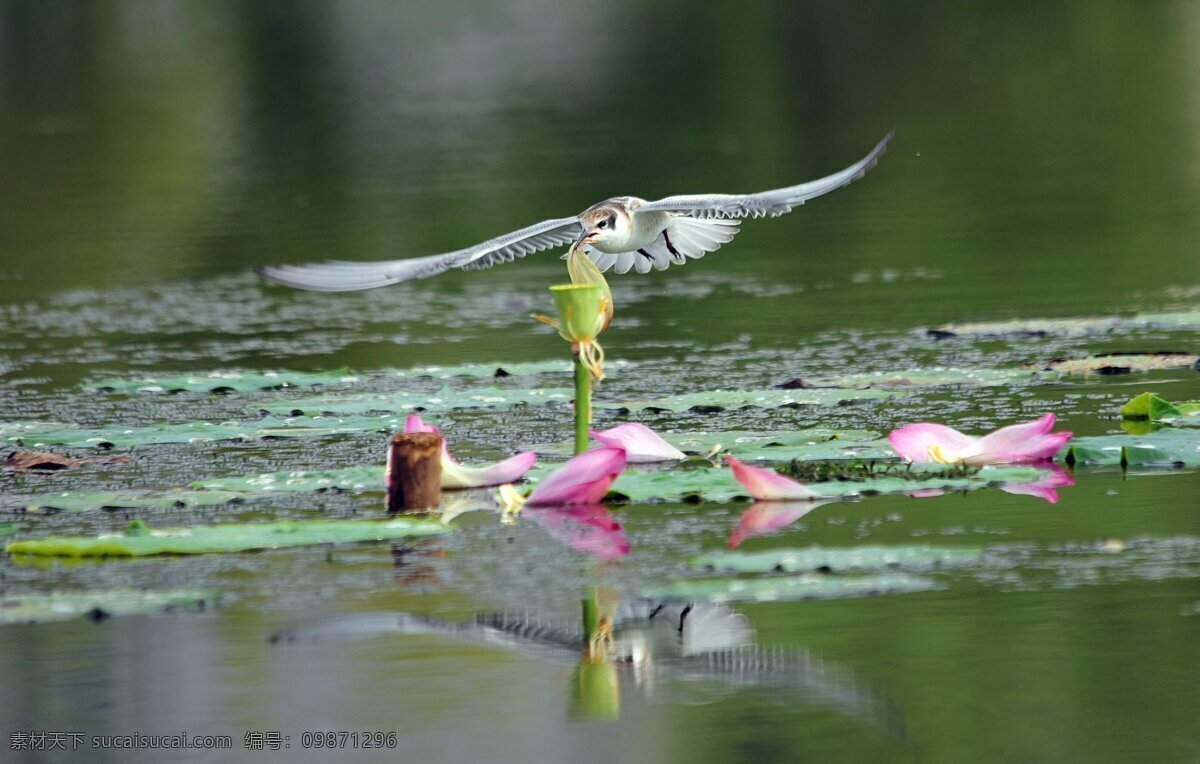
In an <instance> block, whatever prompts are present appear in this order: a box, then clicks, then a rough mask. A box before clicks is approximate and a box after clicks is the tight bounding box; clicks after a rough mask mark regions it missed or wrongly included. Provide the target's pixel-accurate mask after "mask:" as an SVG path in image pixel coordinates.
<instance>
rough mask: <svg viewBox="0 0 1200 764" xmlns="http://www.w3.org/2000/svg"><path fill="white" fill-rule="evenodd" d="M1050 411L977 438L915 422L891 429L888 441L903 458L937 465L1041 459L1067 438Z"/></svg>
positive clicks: (1048, 456)
mask: <svg viewBox="0 0 1200 764" xmlns="http://www.w3.org/2000/svg"><path fill="white" fill-rule="evenodd" d="M1054 421H1055V417H1054V414H1046V415H1044V416H1042V417H1041V418H1039V419H1035V420H1034V421H1032V422H1022V423H1021V424H1014V425H1009V426H1007V427H1001V428H1000V429H999V430H996V431H995V432H992V433H989V434H988V435H985V436H983V437H981V438H977V437H973V436H971V435H965V434H963V433H961V432H959V431H958V430H955V429H954V428H952V427H946V426H945V425H940V424H934V423H932V422H919V423H917V424H910V425H907V426H905V427H901V428H900V429H898V430H893V431H892V432H891V434H889V435H888V442H889V443H891V444H892V448H893V449H895V451H896V453H897V454H899V455H900V456H901V457H902V458H903V459H905V460H907V461H910V462H936V463H939V464H953V463H956V462H962V463H964V464H1013V463H1019V462H1033V461H1045V460H1047V459H1050V458H1051V457H1053V456H1054V454H1056V453H1058V451H1059V449H1061V448H1062V447H1063V445H1064V444H1065V443H1066V442H1067V441H1068V440H1070V439H1071V435H1072V433H1071V432H1068V431H1066V430H1063V431H1060V432H1051V430H1052V429H1054Z"/></svg>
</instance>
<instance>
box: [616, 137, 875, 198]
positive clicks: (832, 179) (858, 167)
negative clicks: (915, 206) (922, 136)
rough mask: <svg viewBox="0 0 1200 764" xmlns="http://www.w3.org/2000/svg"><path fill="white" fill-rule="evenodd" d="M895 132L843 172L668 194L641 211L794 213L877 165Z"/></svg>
mask: <svg viewBox="0 0 1200 764" xmlns="http://www.w3.org/2000/svg"><path fill="white" fill-rule="evenodd" d="M892 135H894V132H892V133H888V134H887V135H886V136H884V138H883V140H882V141H880V142H879V143H878V145H876V146H875V148H874V149H872V150H871V153H870V154H867V155H866V156H865V157H863V158H862V159H861V160H859V161H858V162H855V163H854V164H852V165H850V166H849V167H847V168H846V169H844V170H842V171H841V172H835V173H834V174H833V175H829V176H826V177H824V178H820V179H818V180H813V181H809V182H808V183H801V184H800V185H798V186H788V187H787V188H778V189H775V190H774V191H763V192H761V193H757V194H695V195H691V196H668V197H667V198H666V199H659V200H658V201H656V202H647V203H646V204H644V205H642V206H641V208H639V212H675V213H679V214H682V215H690V216H692V217H696V218H761V217H766V216H770V217H777V216H779V215H782V214H784V213H786V212H791V211H792V208H793V207H796V206H798V205H801V204H804V203H805V202H806V201H808V200H809V199H815V198H816V197H818V196H824V195H825V194H828V193H829V192H830V191H836V190H837V189H839V188H841V187H842V186H844V185H846V184H847V183H851V182H853V181H855V180H858V179H859V178H861V177H862V176H863V175H865V174H866V172H867V170H869V169H871V168H872V167H874V166H875V163H876V162H878V161H879V157H880V156H882V155H883V152H884V151H886V150H887V144H888V141H890V140H891V139H892Z"/></svg>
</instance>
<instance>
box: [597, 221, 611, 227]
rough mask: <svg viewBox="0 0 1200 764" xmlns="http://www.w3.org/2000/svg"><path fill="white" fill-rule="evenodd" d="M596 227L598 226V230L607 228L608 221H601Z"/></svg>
mask: <svg viewBox="0 0 1200 764" xmlns="http://www.w3.org/2000/svg"><path fill="white" fill-rule="evenodd" d="M596 225H598V226H599V227H600V228H608V221H607V220H601V221H600V222H599V223H597V224H596Z"/></svg>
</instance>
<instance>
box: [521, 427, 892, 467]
mask: <svg viewBox="0 0 1200 764" xmlns="http://www.w3.org/2000/svg"><path fill="white" fill-rule="evenodd" d="M658 434H659V435H661V436H662V438H663V440H665V441H667V442H668V443H670V444H671V445H673V446H675V447H676V448H678V449H679V450H681V451H684V452H687V453H693V454H710V453H712V451H713V448H714V447H717V446H719V447H720V451H719V453H722V454H731V455H733V456H736V457H737V458H739V459H741V460H743V461H755V460H758V461H791V460H793V459H802V460H830V459H884V458H894V457H895V456H896V452H895V451H894V450H893V449H892V447H891V445H890V444H889V443H888V442H887V441H886V440H883V439H882V438H881V435H880V433H878V432H875V431H874V430H830V429H825V428H813V429H808V430H779V431H770V430H768V431H765V432H762V431H760V432H751V431H749V430H714V431H701V432H659V433H658ZM574 449H575V441H573V440H560V441H558V442H557V443H544V444H540V445H537V446H532V447H531V448H530V450H531V451H536V452H537V453H539V454H542V455H554V456H571V455H573V454H574V453H575V451H574Z"/></svg>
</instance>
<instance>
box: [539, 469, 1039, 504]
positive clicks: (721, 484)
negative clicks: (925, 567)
mask: <svg viewBox="0 0 1200 764" xmlns="http://www.w3.org/2000/svg"><path fill="white" fill-rule="evenodd" d="M922 466H925V465H922ZM929 467H930V470H929V472H931V473H934V472H936V470H937V469H938V468H940V467H942V465H929ZM945 468H946V469H949V468H950V466H949V465H947V466H946V467H945ZM547 471H549V468H546V467H540V468H537V469H536V470H535V472H536V473H537V476H538V477H541V476H544V475H545V474H546V472H547ZM922 474H927V473H922ZM1045 475H1046V472H1045V470H1039V469H1037V468H1035V467H985V468H983V469H981V470H980V471H979V472H977V473H974V474H972V475H967V476H956V475H945V476H939V475H936V474H931V475H929V476H928V477H923V478H921V479H917V480H914V479H909V478H905V477H880V478H870V479H867V480H847V481H826V482H821V483H810V484H809V485H808V487H809V488H811V489H812V490H813V492H814V493H817V494H819V495H820V496H821V497H826V498H842V497H847V496H858V495H868V494H879V493H912V492H914V491H924V490H931V489H939V490H945V491H964V490H971V489H975V488H985V487H988V486H994V485H1003V484H1010V483H1012V484H1022V483H1033V482H1036V481H1037V480H1039V479H1041V478H1043V477H1045ZM612 490H613V492H614V493H615V494H619V495H620V496H621V497H624V498H626V499H627V500H628V501H630V502H633V503H635V504H645V503H651V502H669V503H678V502H689V501H692V502H694V501H712V502H729V501H733V500H734V499H737V498H739V497H744V496H746V489H744V488H743V487H742V486H741V485H740V484H739V483H738V482H737V480H735V479H734V477H733V473H732V471H730V470H729V468H728V467H713V468H708V469H703V468H700V469H687V470H630V469H627V470H625V472H623V473H621V476H620V477H618V478H617V480H616V482H615V483H614V484H613V487H612Z"/></svg>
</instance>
